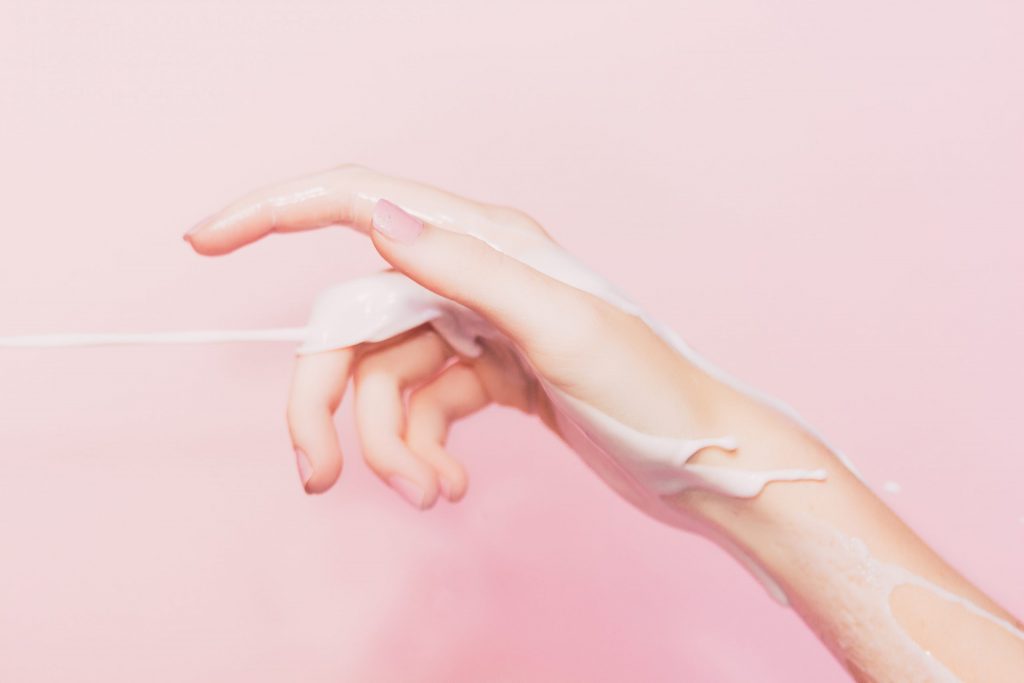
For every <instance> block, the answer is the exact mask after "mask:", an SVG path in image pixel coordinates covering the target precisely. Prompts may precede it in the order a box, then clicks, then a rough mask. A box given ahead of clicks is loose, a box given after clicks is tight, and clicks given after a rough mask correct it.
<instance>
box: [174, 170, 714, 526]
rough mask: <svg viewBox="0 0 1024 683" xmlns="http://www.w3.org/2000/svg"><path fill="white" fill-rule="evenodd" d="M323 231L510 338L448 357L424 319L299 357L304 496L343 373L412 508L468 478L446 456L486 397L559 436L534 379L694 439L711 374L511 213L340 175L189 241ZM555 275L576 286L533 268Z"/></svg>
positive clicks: (330, 442) (327, 467)
mask: <svg viewBox="0 0 1024 683" xmlns="http://www.w3.org/2000/svg"><path fill="white" fill-rule="evenodd" d="M400 207H401V208H400ZM329 225H347V226H350V227H353V228H355V229H356V230H359V231H360V232H363V233H366V234H368V235H369V236H370V238H371V240H372V242H373V244H374V246H375V247H376V248H377V250H378V251H379V252H380V254H381V255H382V256H383V257H384V258H385V259H386V260H387V261H388V262H389V263H390V264H391V265H392V266H393V267H394V268H395V269H396V270H397V271H399V272H400V273H402V274H404V275H405V276H407V277H408V278H411V279H412V280H414V281H415V282H417V283H419V284H420V285H422V286H423V287H425V288H427V289H429V290H431V291H432V292H434V293H436V294H438V295H440V296H441V297H444V298H445V299H449V300H451V301H454V302H457V303H458V304H461V305H462V306H465V307H467V308H468V309H470V310H472V311H474V312H475V313H477V314H478V315H479V316H482V317H483V318H484V319H485V320H486V321H488V322H489V323H490V324H491V325H493V326H494V327H495V328H496V329H497V330H499V331H500V332H501V333H502V334H503V336H504V337H505V338H506V339H507V340H508V341H509V342H510V343H509V344H505V343H501V342H500V341H499V340H495V339H489V340H488V339H485V340H484V341H483V344H482V347H483V353H482V354H480V355H479V356H477V357H473V358H471V357H465V356H459V355H458V354H456V353H455V351H454V350H453V348H452V347H451V346H450V345H449V344H448V343H446V341H445V339H444V338H443V337H442V336H441V335H439V334H438V333H437V332H436V331H435V330H434V329H432V328H431V327H430V326H429V325H423V326H420V327H417V328H416V329H413V330H410V331H408V332H406V333H404V334H402V335H399V336H397V337H395V338H393V339H390V340H388V341H385V342H382V343H377V344H361V345H358V346H355V347H351V348H344V349H338V350H332V351H326V352H322V353H315V354H311V355H306V356H300V357H299V358H298V360H297V363H296V368H295V374H294V380H293V383H292V389H291V394H290V398H289V403H288V425H289V428H290V432H291V436H292V441H293V443H294V445H295V452H296V458H297V464H298V468H299V472H300V476H301V478H302V482H303V486H304V487H305V489H306V491H308V492H310V493H319V492H323V491H326V490H327V489H328V488H330V487H331V485H333V483H334V482H335V480H336V479H337V477H338V475H339V474H340V472H341V467H342V454H341V450H340V448H339V445H338V438H337V434H336V432H335V429H334V425H333V420H332V415H333V414H334V412H335V410H336V409H337V407H338V405H339V403H340V402H341V399H342V396H343V394H344V391H345V387H346V385H347V383H348V379H349V377H350V376H352V377H353V378H354V392H355V412H356V419H357V424H358V427H359V433H360V438H361V442H362V446H363V454H364V457H365V459H366V462H367V463H368V464H369V466H370V467H371V468H372V469H373V471H374V472H376V473H377V474H378V475H379V476H380V477H381V479H383V480H384V481H385V482H387V483H388V484H389V485H390V486H391V487H392V488H394V489H395V490H396V491H398V492H399V493H401V494H402V495H403V496H404V497H405V498H406V499H407V500H409V502H410V503H412V504H413V505H415V506H417V507H420V508H426V507H429V506H431V505H432V504H433V503H434V502H435V501H436V500H437V498H438V495H443V496H445V497H446V498H448V499H449V500H451V501H457V500H459V499H460V498H461V497H462V496H463V495H464V494H465V491H466V486H467V476H466V471H465V468H464V467H463V466H462V464H461V463H460V462H459V461H458V460H456V459H455V458H453V457H452V456H451V455H450V454H449V453H448V452H447V451H446V450H445V448H444V445H445V440H446V437H447V434H448V430H449V428H450V426H451V424H452V423H453V422H454V421H456V420H458V419H460V418H462V417H465V416H467V415H470V414H471V413H473V412H475V411H477V410H479V409H481V408H483V407H484V406H486V405H488V404H489V403H492V402H494V403H498V404H502V405H508V406H513V407H515V408H518V409H520V410H523V411H526V412H529V413H534V414H536V415H538V416H539V417H540V418H541V419H542V420H544V422H545V423H547V424H548V426H550V427H552V428H554V429H555V430H556V431H558V429H557V425H556V423H555V418H554V413H553V409H552V406H551V404H550V401H549V399H548V396H547V394H546V393H545V392H544V391H543V390H542V389H541V387H540V386H539V383H540V382H544V383H547V384H549V385H551V386H554V387H556V388H558V389H560V390H561V391H563V392H565V393H566V394H567V395H569V396H571V397H573V398H575V399H578V400H580V401H582V402H584V403H586V404H587V405H590V406H593V407H594V408H596V409H598V410H599V411H601V412H602V413H604V414H606V415H607V416H609V417H611V418H612V419H614V420H617V421H619V422H621V423H622V424H625V425H627V426H629V427H632V428H633V429H636V430H638V431H640V432H644V433H646V434H652V435H658V436H668V437H687V436H689V437H692V436H695V435H696V436H700V435H703V434H702V432H703V431H704V430H705V429H707V428H709V426H710V425H709V423H710V421H711V411H710V409H709V407H710V405H711V402H710V400H708V398H707V397H708V396H709V395H710V393H711V392H710V388H711V387H712V386H713V384H714V383H713V382H712V381H711V380H710V378H709V377H707V376H706V375H705V374H704V373H703V372H702V371H700V370H699V369H697V368H696V367H695V366H694V365H693V364H692V363H690V362H689V361H687V360H686V359H685V358H684V357H682V356H680V354H679V353H677V352H676V351H675V350H674V349H672V348H671V347H670V346H668V345H667V344H666V343H665V342H664V341H663V340H662V339H661V338H660V337H659V336H658V335H657V334H655V333H654V332H652V330H651V329H650V328H649V327H648V326H647V325H646V324H645V323H644V322H643V321H642V320H641V319H640V318H638V317H636V316H635V315H631V314H629V313H627V312H625V311H623V310H621V309H620V308H618V307H616V306H613V305H611V304H609V303H608V302H606V301H605V300H603V299H602V298H599V297H598V296H595V295H593V294H592V293H590V292H589V291H585V290H587V289H590V290H591V291H593V290H594V289H609V290H610V286H609V285H607V283H604V282H603V281H601V280H600V279H599V278H597V277H596V276H594V275H593V274H592V273H589V272H588V271H586V270H585V269H583V268H582V267H580V266H578V264H575V262H573V261H572V260H571V259H569V258H568V256H567V255H565V254H564V252H562V251H561V250H560V249H558V247H557V246H556V245H555V244H554V242H553V241H552V240H551V238H550V237H549V236H548V235H547V234H546V233H545V232H544V230H543V229H542V228H541V227H540V226H539V225H538V224H537V223H536V222H535V221H534V220H533V219H531V218H530V217H529V216H527V215H525V214H523V213H521V212H519V211H516V210H513V209H508V208H504V207H498V206H492V205H487V204H482V203H478V202H474V201H471V200H468V199H464V198H461V197H457V196H455V195H452V194H449V193H446V192H442V191H440V190H436V189H433V188H430V187H427V186H425V185H421V184H418V183H414V182H410V181H406V180H400V179H396V178H390V177H387V176H383V175H381V174H378V173H375V172H373V171H370V170H367V169H364V168H359V167H352V166H345V167H341V168H338V169H335V170H331V171H328V172H325V173H321V174H317V175H314V176H310V177H307V178H303V179H300V180H296V181H292V182H289V183H285V184H283V185H278V186H275V187H271V188H267V189H264V190H261V191H259V192H256V193H254V194H251V195H249V196H247V197H244V198H242V199H240V200H238V201H237V202H235V203H233V204H231V205H230V206H228V207H227V208H225V209H224V210H222V211H220V212H218V213H217V214H215V215H213V216H212V217H210V218H209V219H207V220H205V221H203V222H202V223H200V224H199V225H198V226H196V227H195V228H193V229H192V230H191V231H190V232H189V233H188V234H187V235H186V236H185V238H186V240H187V241H188V242H189V243H190V244H191V245H192V246H193V247H194V248H195V249H196V251H198V252H199V253H201V254H209V255H216V254H224V253H227V252H230V251H233V250H234V249H237V248H238V247H241V246H243V245H245V244H248V243H250V242H253V241H255V240H257V239H259V238H260V237H262V236H264V235H266V234H268V233H271V232H294V231H299V230H309V229H315V228H320V227H325V226H329ZM552 255H554V258H555V260H557V261H558V263H553V262H552ZM528 262H532V263H534V265H537V266H538V268H535V267H531V266H530V265H527V263H528ZM555 268H557V269H558V271H559V276H560V277H561V278H562V279H566V278H568V279H569V280H570V281H572V282H573V284H574V285H577V286H572V285H570V284H566V283H565V282H563V281H560V280H559V279H555V278H553V277H551V276H550V275H548V274H545V273H544V272H542V270H545V269H548V270H550V269H555ZM641 397H642V400H638V399H640V398H641ZM591 464H592V465H595V469H597V470H598V471H599V472H600V473H601V474H602V476H604V477H605V478H606V479H609V478H611V479H612V481H610V482H609V483H611V484H612V485H613V487H615V488H616V489H617V490H619V491H620V492H624V493H625V494H626V495H627V496H628V497H630V496H631V494H630V492H633V493H634V494H635V493H636V491H635V488H636V487H635V482H627V481H616V479H620V478H621V474H619V473H617V472H616V471H615V470H614V469H609V468H607V467H601V466H600V464H599V463H591ZM641 493H642V492H641ZM634 502H636V501H634Z"/></svg>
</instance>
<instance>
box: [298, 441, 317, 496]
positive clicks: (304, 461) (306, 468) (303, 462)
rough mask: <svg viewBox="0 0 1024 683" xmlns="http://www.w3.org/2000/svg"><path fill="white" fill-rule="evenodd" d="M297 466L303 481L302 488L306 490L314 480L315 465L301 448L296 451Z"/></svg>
mask: <svg viewBox="0 0 1024 683" xmlns="http://www.w3.org/2000/svg"><path fill="white" fill-rule="evenodd" d="M295 465H296V467H298V468H299V479H301V480H302V487H303V488H305V487H306V484H308V483H309V480H310V479H312V478H313V463H311V462H310V461H309V456H308V455H306V454H305V453H304V452H303V451H302V449H301V448H296V449H295Z"/></svg>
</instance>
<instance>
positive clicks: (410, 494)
mask: <svg viewBox="0 0 1024 683" xmlns="http://www.w3.org/2000/svg"><path fill="white" fill-rule="evenodd" d="M388 486H390V487H391V488H393V489H394V490H396V491H398V492H399V493H400V494H402V497H403V498H405V499H406V500H407V501H409V503H410V504H411V505H412V506H413V507H415V508H419V509H420V510H422V509H423V502H424V498H425V497H426V496H425V495H424V493H423V489H421V488H420V487H419V486H417V485H416V484H415V483H414V482H412V481H410V480H408V479H406V478H405V477H403V476H401V475H398V474H392V475H391V476H390V477H388Z"/></svg>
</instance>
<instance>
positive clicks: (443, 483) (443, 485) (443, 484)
mask: <svg viewBox="0 0 1024 683" xmlns="http://www.w3.org/2000/svg"><path fill="white" fill-rule="evenodd" d="M437 488H439V489H441V495H442V496H444V497H445V498H447V499H448V500H451V499H452V486H451V484H449V483H448V480H447V479H445V478H444V477H438V479H437Z"/></svg>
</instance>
